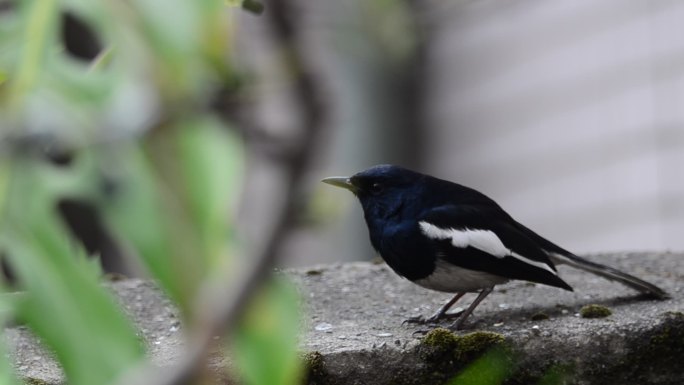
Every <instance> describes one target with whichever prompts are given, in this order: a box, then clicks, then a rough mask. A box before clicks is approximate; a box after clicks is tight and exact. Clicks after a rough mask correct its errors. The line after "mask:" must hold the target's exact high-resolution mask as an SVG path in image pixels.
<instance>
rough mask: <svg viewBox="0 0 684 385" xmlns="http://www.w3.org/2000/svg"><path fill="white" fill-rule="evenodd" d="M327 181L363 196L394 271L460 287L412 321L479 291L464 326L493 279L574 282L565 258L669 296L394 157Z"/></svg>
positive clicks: (461, 317)
mask: <svg viewBox="0 0 684 385" xmlns="http://www.w3.org/2000/svg"><path fill="white" fill-rule="evenodd" d="M323 182H325V183H329V184H332V185H335V186H338V187H343V188H346V189H348V190H351V191H352V192H353V193H354V194H355V195H356V196H357V197H358V198H359V201H360V202H361V206H362V207H363V212H364V217H365V220H366V224H367V226H368V231H369V235H370V240H371V243H372V245H373V247H374V248H375V250H377V251H378V253H379V254H380V256H381V257H382V258H383V259H384V260H385V261H386V262H387V264H388V265H389V266H390V267H391V268H392V269H393V270H394V271H395V272H396V273H397V274H399V275H401V276H403V277H405V278H407V279H409V280H411V281H412V282H414V283H416V284H419V285H421V286H424V287H426V288H429V289H433V290H439V291H445V292H453V293H456V295H455V296H454V298H453V299H452V300H451V301H449V302H448V303H447V304H446V305H444V306H443V307H442V308H441V309H439V311H438V312H437V313H435V314H434V315H433V316H432V317H429V318H414V319H411V320H409V321H411V322H434V321H436V320H439V319H442V318H446V317H451V316H453V315H451V314H447V313H446V312H447V310H448V309H449V308H450V307H451V306H452V305H453V304H454V303H455V302H456V301H457V300H458V299H459V298H461V296H463V295H464V294H465V293H467V292H479V293H480V295H479V296H478V297H477V299H476V300H475V301H474V302H473V303H472V304H471V305H470V306H469V307H468V309H466V310H465V311H464V312H463V313H462V314H457V315H455V316H458V319H457V320H456V322H454V324H452V325H451V328H452V329H460V328H461V327H462V326H463V322H464V321H465V319H466V318H467V317H468V316H469V315H470V313H471V312H472V311H473V310H474V309H475V307H476V306H477V305H478V304H479V303H480V302H481V301H482V300H483V299H484V298H485V297H486V296H487V295H488V294H489V293H491V291H492V288H493V287H494V286H495V285H497V284H500V283H504V282H506V281H508V280H512V279H517V280H526V281H531V282H537V283H541V284H545V285H549V286H555V287H559V288H562V289H565V290H572V287H570V285H568V284H567V283H566V282H565V281H563V280H562V279H561V278H560V277H559V276H558V272H557V270H556V266H555V265H556V264H562V263H564V264H568V265H571V266H573V267H576V268H579V269H582V270H585V271H589V272H592V273H595V274H598V275H600V276H603V277H605V278H608V279H612V280H616V281H619V282H621V283H623V284H625V285H627V286H629V287H632V288H634V289H636V290H638V291H640V292H642V293H645V294H648V295H650V296H652V297H655V298H665V297H666V296H667V294H666V293H665V292H664V291H663V290H662V289H660V288H658V287H657V286H655V285H653V284H651V283H648V282H646V281H643V280H641V279H639V278H636V277H634V276H631V275H629V274H626V273H623V272H621V271H618V270H616V269H613V268H610V267H608V266H604V265H600V264H597V263H594V262H591V261H588V260H586V259H584V258H580V257H578V256H576V255H574V254H572V253H571V252H569V251H567V250H565V249H563V248H561V247H559V246H557V245H555V244H554V243H552V242H550V241H548V240H546V239H544V238H543V237H541V236H540V235H538V234H536V233H535V232H533V231H532V230H530V229H528V228H527V227H525V226H523V225H522V224H520V223H518V222H517V221H516V220H515V219H513V218H512V217H511V216H510V215H509V214H508V213H506V212H505V211H504V210H503V209H502V208H501V207H500V206H499V205H498V204H497V203H496V202H494V201H493V200H492V199H490V198H489V197H487V196H486V195H484V194H482V193H480V192H478V191H476V190H474V189H471V188H468V187H465V186H462V185H459V184H456V183H452V182H449V181H446V180H442V179H438V178H434V177H431V176H429V175H424V174H421V173H417V172H415V171H411V170H407V169H405V168H402V167H398V166H392V165H380V166H375V167H372V168H370V169H368V170H365V171H362V172H359V173H357V174H355V175H353V176H351V177H334V178H326V179H324V180H323Z"/></svg>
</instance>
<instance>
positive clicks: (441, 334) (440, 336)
mask: <svg viewBox="0 0 684 385" xmlns="http://www.w3.org/2000/svg"><path fill="white" fill-rule="evenodd" d="M458 338H459V337H458V336H457V335H456V334H454V333H452V332H451V331H449V330H447V329H444V328H437V329H433V330H430V332H428V334H426V335H425V337H423V341H422V342H423V344H425V345H427V346H431V347H433V348H440V349H452V348H454V347H456V344H457V342H458Z"/></svg>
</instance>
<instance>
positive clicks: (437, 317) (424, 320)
mask: <svg viewBox="0 0 684 385" xmlns="http://www.w3.org/2000/svg"><path fill="white" fill-rule="evenodd" d="M461 314H463V311H458V312H456V313H438V314H434V315H432V316H431V317H424V316H421V315H419V316H415V317H410V318H407V319H405V320H404V321H403V322H402V323H401V324H402V325H405V324H418V325H427V324H436V323H439V321H442V320H447V319H454V318H459V317H460V316H461Z"/></svg>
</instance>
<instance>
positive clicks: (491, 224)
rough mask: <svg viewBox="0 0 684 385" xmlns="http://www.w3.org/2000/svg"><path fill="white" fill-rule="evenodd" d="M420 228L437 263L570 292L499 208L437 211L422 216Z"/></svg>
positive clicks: (536, 246) (443, 208)
mask: <svg viewBox="0 0 684 385" xmlns="http://www.w3.org/2000/svg"><path fill="white" fill-rule="evenodd" d="M418 226H419V228H420V231H421V232H422V234H423V235H424V236H425V237H426V238H428V239H430V241H431V243H432V245H433V246H434V248H435V250H436V253H437V254H438V256H439V258H441V259H443V260H445V261H447V262H449V263H452V264H454V265H457V266H459V267H463V268H466V269H471V270H476V271H483V272H487V273H490V274H494V275H498V276H501V277H505V278H509V279H521V280H527V281H532V282H538V283H543V284H546V285H551V286H556V287H560V288H563V289H567V290H572V288H571V287H570V286H569V285H568V284H567V283H565V281H563V280H562V279H560V278H559V277H558V274H557V272H556V268H555V267H554V265H553V263H552V262H551V261H550V260H549V257H548V255H547V253H546V252H545V251H544V245H540V244H538V243H537V242H535V240H534V239H532V238H530V237H529V236H528V235H527V234H525V232H523V231H521V230H520V229H519V228H518V227H517V226H516V223H515V222H514V221H512V219H510V216H508V214H506V213H505V212H503V210H501V209H500V208H499V207H491V206H484V205H458V206H457V205H447V206H441V207H438V208H435V209H432V210H429V211H427V212H426V213H424V214H423V215H421V217H420V218H419V220H418Z"/></svg>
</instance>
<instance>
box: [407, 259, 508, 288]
mask: <svg viewBox="0 0 684 385" xmlns="http://www.w3.org/2000/svg"><path fill="white" fill-rule="evenodd" d="M506 281H508V280H507V279H506V278H503V277H500V276H498V275H493V274H489V273H485V272H482V271H476V270H470V269H464V268H462V267H458V266H456V265H453V264H451V263H448V262H444V261H441V260H437V262H436V266H435V271H434V272H433V273H432V274H430V275H429V276H427V277H425V278H421V279H418V280H415V281H413V282H414V283H416V284H418V285H420V286H422V287H424V288H427V289H432V290H437V291H445V292H448V293H455V292H463V291H467V292H470V291H478V290H481V289H484V288H487V287H492V286H494V285H498V284H500V283H504V282H506Z"/></svg>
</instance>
